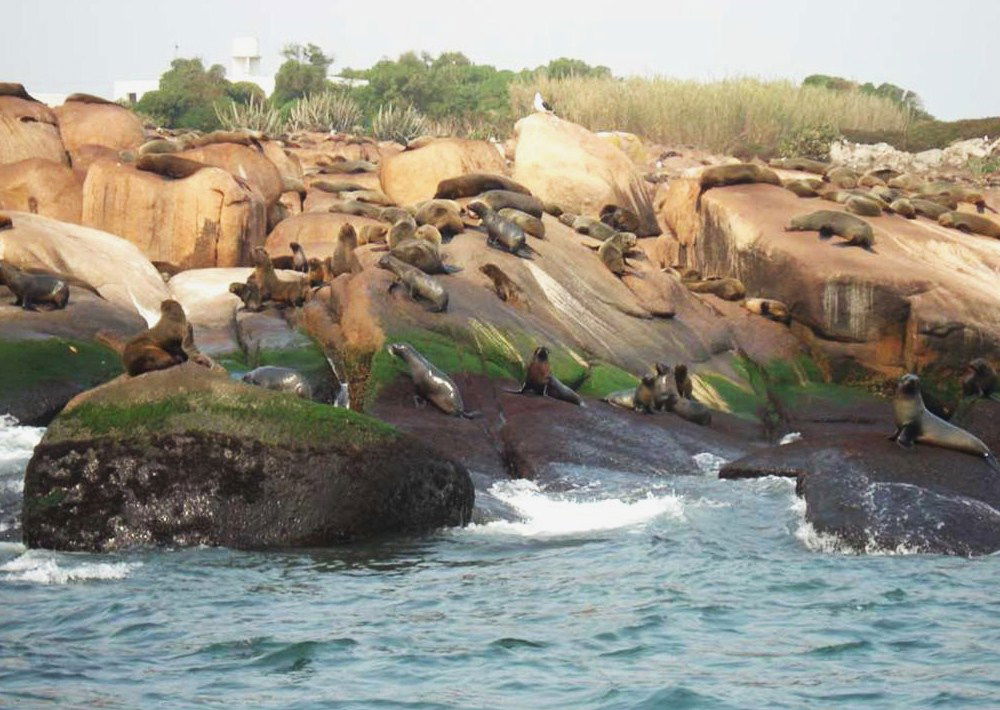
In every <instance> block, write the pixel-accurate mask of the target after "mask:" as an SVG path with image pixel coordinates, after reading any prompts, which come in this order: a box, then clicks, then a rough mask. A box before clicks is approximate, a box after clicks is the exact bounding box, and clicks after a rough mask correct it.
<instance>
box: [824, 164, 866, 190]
mask: <svg viewBox="0 0 1000 710" xmlns="http://www.w3.org/2000/svg"><path fill="white" fill-rule="evenodd" d="M823 180H825V181H826V182H828V183H830V184H831V185H833V186H834V187H839V188H841V189H843V190H850V189H852V188H855V187H857V186H858V174H857V173H856V172H854V171H853V170H851V169H850V168H845V167H843V166H839V165H838V166H837V167H833V168H830V169H829V170H827V171H826V172H825V173H823Z"/></svg>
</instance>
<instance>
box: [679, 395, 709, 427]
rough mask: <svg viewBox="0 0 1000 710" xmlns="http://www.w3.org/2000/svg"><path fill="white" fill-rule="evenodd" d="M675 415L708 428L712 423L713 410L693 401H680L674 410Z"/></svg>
mask: <svg viewBox="0 0 1000 710" xmlns="http://www.w3.org/2000/svg"><path fill="white" fill-rule="evenodd" d="M673 412H674V414H676V415H677V416H679V417H680V418H681V419H686V420H687V421H689V422H693V423H695V424H700V425H701V426H708V425H709V424H711V423H712V410H710V409H709V408H708V407H706V406H705V405H704V404H702V403H701V402H696V401H694V400H691V399H679V400H677V404H675V405H674V408H673Z"/></svg>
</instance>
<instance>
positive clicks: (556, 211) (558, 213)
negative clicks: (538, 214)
mask: <svg viewBox="0 0 1000 710" xmlns="http://www.w3.org/2000/svg"><path fill="white" fill-rule="evenodd" d="M542 209H543V210H545V214H550V215H552V216H553V217H555V218H556V219H559V218H560V217H562V213H563V208H562V207H561V206H560V205H557V204H556V203H555V202H546V201H545V200H542Z"/></svg>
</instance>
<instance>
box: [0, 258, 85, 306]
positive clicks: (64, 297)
mask: <svg viewBox="0 0 1000 710" xmlns="http://www.w3.org/2000/svg"><path fill="white" fill-rule="evenodd" d="M0 276H3V283H5V284H7V288H9V289H10V290H11V292H13V294H14V305H15V306H20V307H21V308H23V309H24V310H26V311H37V310H38V306H44V307H45V308H46V310H50V311H57V310H61V309H63V308H65V307H66V304H68V303H69V286H67V285H66V282H65V281H63V280H62V279H59V278H56V277H55V276H50V275H47V274H33V273H30V272H27V271H22V270H21V269H19V268H17V267H16V266H14V265H13V264H11V263H10V262H9V261H4V260H2V259H0Z"/></svg>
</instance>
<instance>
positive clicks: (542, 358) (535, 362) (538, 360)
mask: <svg viewBox="0 0 1000 710" xmlns="http://www.w3.org/2000/svg"><path fill="white" fill-rule="evenodd" d="M550 377H552V366H551V365H550V364H549V350H548V348H546V347H544V346H539V347H537V348H535V352H534V353H533V354H532V356H531V362H529V363H528V367H527V368H526V369H525V371H524V384H522V385H521V389H518V390H504V391H505V392H509V393H511V394H525V393H527V392H531V393H532V394H538V395H545V393H546V391H547V390H548V388H549V378H550Z"/></svg>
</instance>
